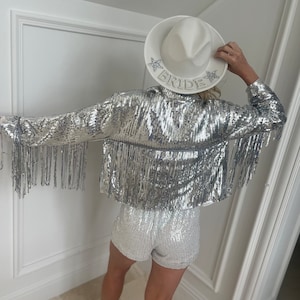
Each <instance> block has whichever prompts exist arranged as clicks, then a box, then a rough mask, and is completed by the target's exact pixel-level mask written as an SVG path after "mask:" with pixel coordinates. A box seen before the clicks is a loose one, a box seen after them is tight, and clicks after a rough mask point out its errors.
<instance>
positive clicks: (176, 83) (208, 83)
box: [144, 16, 228, 94]
mask: <svg viewBox="0 0 300 300" xmlns="http://www.w3.org/2000/svg"><path fill="white" fill-rule="evenodd" d="M184 18H190V16H175V17H171V18H168V19H165V20H163V21H161V22H160V23H158V24H156V25H155V26H154V27H153V28H152V29H151V30H150V32H149V33H148V35H147V38H146V41H145V47H144V58H145V63H146V66H147V69H148V71H149V73H150V75H151V76H152V77H153V79H154V80H155V81H156V82H158V83H159V84H160V85H162V86H164V87H165V88H167V89H170V90H172V91H174V92H176V93H180V94H195V93H199V92H203V91H205V90H208V89H210V88H212V87H214V86H215V85H217V84H218V83H219V82H220V80H221V79H222V78H223V77H224V75H225V73H226V71H227V67H228V64H227V63H226V62H225V61H223V60H221V59H217V58H215V57H214V54H215V52H216V50H217V49H218V48H219V47H221V46H223V45H225V42H224V40H223V38H222V37H221V35H220V34H219V33H218V32H217V31H216V30H215V29H214V28H213V27H212V26H211V25H209V24H207V23H206V24H207V25H208V26H209V29H210V32H211V37H212V42H211V45H212V53H211V56H210V59H209V63H208V65H207V67H206V69H205V70H204V71H203V72H201V73H199V74H197V75H196V76H194V77H192V78H184V77H179V76H175V75H174V74H172V72H170V71H169V70H168V69H167V68H166V67H165V65H164V63H163V60H162V58H161V45H162V42H163V40H164V38H165V37H166V36H167V34H168V33H169V31H170V30H171V29H172V28H173V26H174V25H175V24H176V23H177V22H179V21H181V20H182V19H184Z"/></svg>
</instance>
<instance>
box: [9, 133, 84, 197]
mask: <svg viewBox="0 0 300 300" xmlns="http://www.w3.org/2000/svg"><path fill="white" fill-rule="evenodd" d="M87 146H88V143H79V144H74V145H64V146H37V147H29V146H25V145H23V144H21V143H20V142H19V141H18V138H17V135H16V139H15V140H14V143H13V150H12V177H13V187H14V190H15V192H16V193H17V194H18V196H19V197H20V198H23V197H24V196H25V195H26V194H27V193H28V192H29V190H30V189H31V188H32V187H33V186H36V185H37V184H38V178H39V179H40V184H41V185H42V186H45V185H46V186H48V185H51V184H52V183H53V184H54V186H55V187H57V185H58V182H60V187H61V188H62V189H76V190H78V189H81V190H84V181H85V177H86V162H87Z"/></svg>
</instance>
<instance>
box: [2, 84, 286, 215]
mask: <svg viewBox="0 0 300 300" xmlns="http://www.w3.org/2000/svg"><path fill="white" fill-rule="evenodd" d="M247 94H248V98H249V105H245V106H238V105H235V104H233V103H230V102H228V101H225V100H218V99H211V100H206V101H204V100H201V99H200V98H199V96H198V95H180V94H176V93H174V92H171V91H170V90H167V89H165V88H163V87H160V86H158V87H153V88H149V89H148V90H145V91H144V90H136V91H129V92H123V93H115V94H114V95H113V96H112V97H110V98H108V99H106V101H105V102H102V103H99V104H97V105H94V106H91V107H88V108H84V109H81V110H79V111H76V112H71V113H67V114H62V115H58V116H52V117H49V116H43V117H38V118H28V117H18V116H8V117H1V123H0V128H1V132H2V133H5V134H6V135H7V136H8V137H10V138H11V139H12V141H13V146H14V147H13V167H12V170H13V182H14V188H15V190H16V192H17V193H18V194H19V195H20V197H23V196H24V195H25V194H26V193H28V191H29V189H30V188H31V187H32V186H34V185H36V184H37V181H38V179H37V178H38V173H41V175H40V177H41V179H40V180H41V184H50V183H51V182H54V184H55V185H56V184H57V183H58V182H60V183H61V187H63V188H75V189H76V188H82V187H83V182H84V178H85V166H86V159H87V157H86V148H87V145H88V143H89V142H93V141H99V140H102V141H103V153H104V159H103V164H102V166H101V170H100V186H101V191H103V192H105V193H107V194H108V195H109V196H110V198H112V199H114V200H117V201H119V202H121V203H125V204H128V205H130V206H133V207H136V208H142V209H146V210H152V209H155V210H156V209H167V210H184V209H189V208H194V207H197V206H203V205H209V204H212V203H215V202H218V201H220V200H223V199H225V198H226V197H228V195H230V194H231V193H232V190H233V188H234V182H235V180H237V181H238V184H239V186H242V185H244V184H246V183H247V182H248V181H249V180H250V179H251V178H252V176H253V174H254V172H255V167H256V165H257V162H258V158H259V154H260V152H261V149H262V147H263V145H264V144H266V143H267V141H268V139H269V137H270V133H271V132H272V131H275V132H276V133H277V137H279V136H280V132H281V130H282V127H283V125H284V123H285V121H286V116H285V113H284V109H283V106H282V104H281V103H280V101H279V99H278V97H277V96H276V94H275V93H274V92H273V91H272V90H271V89H270V88H269V87H268V86H267V85H266V84H264V83H263V82H262V81H260V80H257V81H256V82H254V83H253V84H251V85H250V86H249V87H248V88H247ZM38 168H40V169H41V171H38ZM59 175H60V177H59Z"/></svg>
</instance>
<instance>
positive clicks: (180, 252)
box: [112, 205, 200, 269]
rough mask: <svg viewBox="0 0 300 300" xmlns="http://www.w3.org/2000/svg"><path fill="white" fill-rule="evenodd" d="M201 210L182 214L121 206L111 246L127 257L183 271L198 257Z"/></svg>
mask: <svg viewBox="0 0 300 300" xmlns="http://www.w3.org/2000/svg"><path fill="white" fill-rule="evenodd" d="M199 241H200V208H194V209H189V210H183V211H168V210H158V211H153V210H142V209H137V208H134V207H130V206H127V205H122V206H121V209H120V214H119V216H118V217H117V218H116V220H115V222H114V226H113V231H112V243H113V244H114V245H115V247H116V248H117V249H118V250H119V251H120V252H121V253H122V254H123V255H125V256H126V257H128V258H129V259H132V260H135V261H145V260H148V259H149V258H150V257H152V259H153V260H154V261H155V262H156V263H157V264H159V265H161V266H163V267H165V268H171V269H184V268H186V267H188V266H189V265H190V264H191V263H192V262H193V261H195V260H196V258H197V257H198V254H199Z"/></svg>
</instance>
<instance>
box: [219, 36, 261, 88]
mask: <svg viewBox="0 0 300 300" xmlns="http://www.w3.org/2000/svg"><path fill="white" fill-rule="evenodd" d="M215 57H216V58H221V59H223V60H225V61H226V62H227V63H228V70H229V71H231V72H232V73H234V74H236V75H238V76H239V77H241V79H243V80H244V81H245V83H246V84H247V85H249V84H251V83H253V82H254V81H255V80H257V79H258V75H257V74H256V72H255V71H254V70H253V68H252V67H251V66H250V65H249V63H248V61H247V59H246V57H245V56H244V53H243V51H242V49H241V48H240V47H239V46H238V44H237V43H235V42H229V43H228V44H226V45H224V46H222V47H220V48H218V50H217V52H216V53H215Z"/></svg>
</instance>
